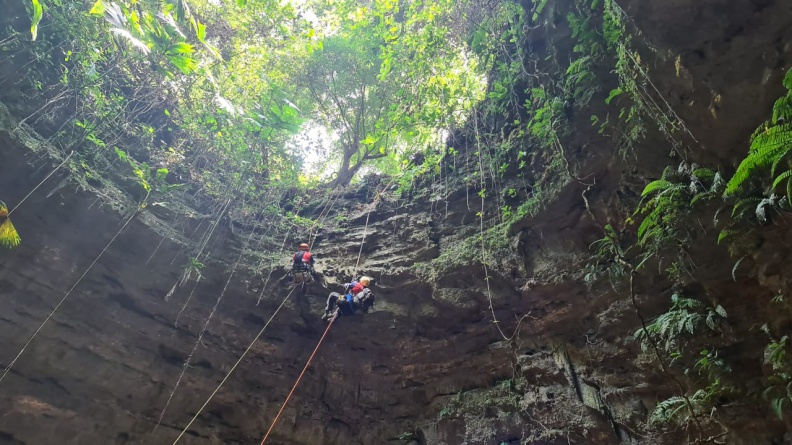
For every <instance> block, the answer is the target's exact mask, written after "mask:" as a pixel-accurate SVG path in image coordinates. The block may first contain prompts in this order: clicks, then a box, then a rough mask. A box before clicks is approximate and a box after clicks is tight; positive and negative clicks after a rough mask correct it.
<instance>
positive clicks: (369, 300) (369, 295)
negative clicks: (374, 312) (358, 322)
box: [355, 288, 374, 312]
mask: <svg viewBox="0 0 792 445" xmlns="http://www.w3.org/2000/svg"><path fill="white" fill-rule="evenodd" d="M355 299H356V300H357V302H358V305H359V306H360V310H361V311H363V312H368V310H369V308H371V307H372V306H374V293H373V292H371V289H369V288H365V289H363V290H362V291H360V293H358V294H357V295H356V296H355Z"/></svg>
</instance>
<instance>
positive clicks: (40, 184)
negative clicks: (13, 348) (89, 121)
mask: <svg viewBox="0 0 792 445" xmlns="http://www.w3.org/2000/svg"><path fill="white" fill-rule="evenodd" d="M73 154H74V150H72V152H71V153H69V156H66V159H64V160H63V162H61V163H60V165H58V166H57V167H55V168H54V169H52V171H51V172H50V173H49V174H48V175H47V176H45V177H44V179H42V180H41V182H39V183H38V185H37V186H35V187H33V190H31V191H30V193H28V194H27V195H25V197H24V198H22V201H19V202H18V203H17V205H15V206H14V208H13V209H11V211H10V212H8V216H11V214H12V213H14V210H16V209H17V208H18V207H19V206H21V205H22V203H24V202H25V201H27V199H28V198H30V195H32V194H33V193H35V192H36V190H38V189H39V187H41V186H42V185H44V183H45V182H47V179H49V178H50V177H51V176H52V175H54V174H55V172H56V171H58V170H59V169H60V168H61V167H63V166H64V165H65V164H66V163H67V162H68V161H69V158H71V157H72V155H73ZM0 380H2V379H0Z"/></svg>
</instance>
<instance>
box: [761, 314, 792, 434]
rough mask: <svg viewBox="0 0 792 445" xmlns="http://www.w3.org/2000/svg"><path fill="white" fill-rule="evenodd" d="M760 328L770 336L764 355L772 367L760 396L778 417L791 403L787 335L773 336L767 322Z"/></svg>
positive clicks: (791, 368)
mask: <svg viewBox="0 0 792 445" xmlns="http://www.w3.org/2000/svg"><path fill="white" fill-rule="evenodd" d="M761 330H762V331H763V332H764V333H765V334H767V336H768V337H770V343H768V345H767V348H766V350H765V357H766V360H767V361H768V362H769V363H770V365H771V366H772V368H773V373H772V375H770V377H768V379H767V387H766V388H765V390H764V392H763V393H762V396H763V397H764V399H765V400H767V401H768V402H770V406H771V408H772V409H773V412H774V413H775V415H776V416H778V418H779V419H780V418H783V413H784V406H785V405H792V364H791V363H789V361H788V360H787V350H788V349H789V336H787V335H784V336H781V337H780V338H776V337H774V336H773V335H772V334H771V333H770V327H769V326H768V325H767V324H764V325H762V327H761Z"/></svg>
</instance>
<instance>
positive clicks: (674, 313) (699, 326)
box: [634, 293, 726, 353]
mask: <svg viewBox="0 0 792 445" xmlns="http://www.w3.org/2000/svg"><path fill="white" fill-rule="evenodd" d="M725 319H726V311H725V310H724V309H723V307H722V306H720V305H718V306H716V307H714V308H713V307H710V306H706V305H705V304H704V303H702V302H701V301H699V300H694V299H691V298H685V297H683V296H681V295H680V294H678V293H674V294H673V295H672V296H671V308H670V309H669V310H668V311H667V312H665V313H663V314H661V315H660V316H659V317H657V318H656V319H655V320H654V321H653V322H652V323H651V324H649V325H648V326H647V327H646V330H645V331H644V330H643V329H639V330H637V331H636V332H635V335H634V337H635V338H636V339H638V340H639V341H640V342H641V348H642V349H643V350H644V351H646V350H648V349H649V348H650V341H652V340H653V341H655V342H656V343H657V345H658V346H659V347H660V348H661V349H663V350H665V351H666V352H669V353H671V352H677V351H680V350H681V349H682V348H683V346H684V343H685V340H686V339H688V338H691V337H693V336H694V335H697V334H699V333H700V332H701V331H702V330H704V329H707V330H709V331H712V332H718V331H719V329H720V328H719V325H720V323H721V322H722V321H723V320H725ZM647 335H648V336H651V337H652V340H650V339H649V337H647Z"/></svg>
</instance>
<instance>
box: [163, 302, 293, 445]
mask: <svg viewBox="0 0 792 445" xmlns="http://www.w3.org/2000/svg"><path fill="white" fill-rule="evenodd" d="M295 289H297V288H296V287H294V288H292V290H291V291H290V292H289V293H288V294H287V295H286V297H285V298H284V299H283V301H281V304H280V306H278V308H277V309H275V312H273V313H272V316H271V317H270V318H269V320H267V323H265V324H264V327H263V328H261V330H260V331H259V333H258V334H257V335H256V337H255V338H253V341H251V342H250V345H248V347H247V349H245V351H244V352H243V353H242V355H241V356H239V358H238V359H237V361H236V363H234V366H232V367H231V369H230V370H229V371H228V373H227V374H226V376H225V377H223V380H221V381H220V384H219V385H217V388H215V390H214V391H212V394H210V395H209V398H207V399H206V402H204V404H203V405H201V407H200V408H199V409H198V411H197V412H196V413H195V415H194V416H193V418H192V419H190V422H189V423H188V424H187V426H185V427H184V429H183V430H182V432H181V433H180V434H179V437H177V438H176V440H174V441H173V444H174V445H175V444H176V442H178V441H179V439H181V438H182V436H184V434H185V433H186V432H187V430H188V429H189V428H190V426H191V425H192V424H193V422H195V419H197V418H198V416H199V415H201V412H203V410H204V409H205V408H206V407H207V405H209V402H211V401H212V398H214V396H215V395H216V394H217V392H218V391H220V388H222V387H223V385H224V384H225V382H226V380H228V378H229V377H231V374H232V373H233V372H234V370H235V369H236V368H237V366H239V364H240V363H242V360H243V359H244V358H245V356H246V355H247V353H248V352H250V350H251V349H253V345H254V344H256V342H257V341H258V340H259V338H261V336H262V334H264V331H265V330H266V329H267V326H269V325H270V323H271V322H272V320H273V319H274V318H275V316H276V315H278V312H280V310H281V308H282V307H283V305H285V304H286V301H288V299H289V297H290V296H291V294H292V293H293V292H294V290H295Z"/></svg>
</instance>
